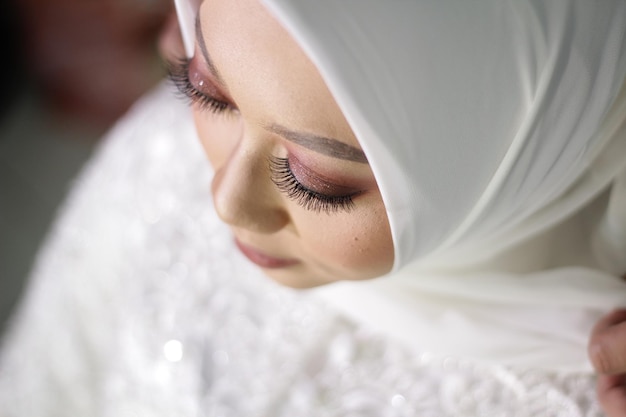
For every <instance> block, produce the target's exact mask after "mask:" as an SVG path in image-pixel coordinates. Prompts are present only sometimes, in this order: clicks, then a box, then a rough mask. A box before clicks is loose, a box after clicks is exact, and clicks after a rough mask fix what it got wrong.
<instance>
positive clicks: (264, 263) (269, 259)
mask: <svg viewBox="0 0 626 417" xmlns="http://www.w3.org/2000/svg"><path fill="white" fill-rule="evenodd" d="M235 244H236V245H237V247H238V248H239V250H240V251H241V253H243V254H244V255H245V256H246V258H248V259H249V260H250V261H251V262H252V263H255V264H257V265H258V266H260V267H261V268H266V269H278V268H287V267H289V266H293V265H295V264H297V263H299V261H297V260H295V259H283V258H275V257H273V256H269V255H266V254H264V253H262V252H259V251H258V250H256V249H254V248H251V247H250V246H247V245H244V244H243V243H241V242H240V241H239V239H237V238H235Z"/></svg>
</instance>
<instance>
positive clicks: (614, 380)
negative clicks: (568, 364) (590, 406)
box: [589, 309, 626, 417]
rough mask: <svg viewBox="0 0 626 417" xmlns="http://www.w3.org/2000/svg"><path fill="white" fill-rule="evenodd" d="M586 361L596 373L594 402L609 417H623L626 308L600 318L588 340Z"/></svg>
mask: <svg viewBox="0 0 626 417" xmlns="http://www.w3.org/2000/svg"><path fill="white" fill-rule="evenodd" d="M589 358H590V359H591V362H592V363H593V365H594V367H595V368H596V371H598V374H599V375H598V383H597V386H596V390H597V393H598V400H599V401H600V404H601V405H602V408H603V409H604V411H605V412H606V413H607V415H608V416H609V417H623V416H626V309H618V310H615V311H613V312H611V313H610V314H608V315H607V316H605V317H604V318H602V319H601V320H600V321H599V322H598V323H597V324H596V325H595V327H594V328H593V331H592V332H591V338H590V340H589Z"/></svg>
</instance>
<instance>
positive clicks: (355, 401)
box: [0, 87, 602, 417]
mask: <svg viewBox="0 0 626 417" xmlns="http://www.w3.org/2000/svg"><path fill="white" fill-rule="evenodd" d="M210 176H211V174H210V170H209V168H208V166H207V164H206V162H205V160H204V157H203V154H202V151H201V149H200V147H199V145H198V144H197V142H196V139H195V134H194V132H193V127H192V124H191V120H190V117H189V116H188V114H187V109H186V108H185V107H184V106H183V105H182V104H178V103H175V102H174V103H173V99H172V97H171V94H170V92H169V90H168V89H167V88H166V87H161V88H160V89H158V90H157V91H156V92H154V93H153V94H152V95H151V96H148V97H147V98H146V99H144V100H143V102H141V103H140V104H138V105H137V106H136V107H135V108H134V109H133V110H132V111H131V113H130V115H129V116H128V117H127V118H126V119H125V120H123V121H122V122H121V123H120V124H119V125H118V126H117V127H116V128H115V129H114V130H113V131H112V132H111V134H110V135H109V137H108V140H107V141H106V142H105V144H104V145H103V147H102V148H101V149H100V151H99V152H98V154H97V156H96V157H95V158H94V160H93V161H92V162H91V163H90V165H89V166H88V167H87V169H86V170H85V172H84V173H83V175H82V177H81V179H80V181H79V183H78V184H77V186H76V188H75V190H74V192H73V194H72V196H71V198H70V199H69V201H68V203H67V204H66V206H65V208H64V209H63V211H62V213H61V218H60V219H59V221H58V222H57V226H56V227H55V229H54V230H53V232H52V233H51V235H50V237H49V239H48V242H47V244H46V245H45V247H44V250H43V252H42V254H41V256H40V259H39V262H38V264H37V266H36V268H35V271H34V274H33V282H32V287H31V290H30V292H29V295H28V297H27V298H26V300H25V301H24V303H23V306H22V308H21V310H20V312H19V314H18V315H17V316H16V318H15V320H14V322H13V328H12V331H11V332H10V333H9V334H8V335H7V337H6V338H5V343H4V350H3V353H2V356H1V362H0V409H2V410H4V411H3V412H4V413H5V414H3V415H6V416H8V417H17V416H20V417H23V416H32V417H38V416H106V417H109V416H111V417H112V416H115V417H126V416H128V417H130V416H194V417H205V416H206V417H209V416H210V417H235V416H236V417H245V416H249V417H252V416H254V417H256V416H259V417H260V416H266V417H269V416H272V417H281V416H285V417H287V416H289V417H291V416H318V417H352V416H359V417H367V416H372V417H401V416H402V417H404V416H418V415H419V416H438V417H439V416H489V417H497V416H507V417H510V416H514V417H525V416H529V417H530V416H533V417H535V416H563V417H565V416H567V417H575V416H581V417H583V416H584V417H595V416H601V415H602V413H601V412H600V410H599V408H598V405H597V403H596V400H595V393H594V388H593V385H594V379H593V377H592V376H590V375H578V374H550V373H545V372H536V371H532V370H518V369H510V368H504V367H497V366H492V365H489V366H487V365H484V364H479V363H474V362H470V361H466V360H458V359H455V358H449V357H441V356H438V355H436V354H431V353H427V352H412V351H408V350H407V349H406V348H405V347H404V346H401V345H398V344H396V343H395V342H394V341H391V340H386V339H384V338H382V337H381V336H380V335H377V334H375V333H374V332H372V331H371V330H369V329H368V328H367V327H366V326H363V325H359V324H356V323H353V322H350V321H349V320H347V319H345V318H343V317H341V316H339V315H337V314H336V313H335V312H333V311H332V310H331V309H330V308H329V307H328V306H326V305H325V304H324V303H322V302H321V301H319V300H316V299H313V298H312V297H311V296H310V295H308V294H307V293H306V292H297V291H293V290H289V289H286V288H282V287H279V286H277V285H275V284H273V283H272V282H269V281H268V280H266V279H265V278H264V277H262V276H261V275H260V273H259V272H258V271H257V270H256V269H255V267H253V266H250V265H249V264H248V263H247V261H245V260H244V259H243V258H242V257H240V255H239V254H238V253H237V251H236V250H234V247H233V245H232V243H231V240H230V237H229V234H228V231H227V230H226V228H225V226H223V225H222V224H221V223H220V221H219V220H218V219H217V216H216V215H215V213H214V212H213V209H212V204H211V201H210V193H209V189H210Z"/></svg>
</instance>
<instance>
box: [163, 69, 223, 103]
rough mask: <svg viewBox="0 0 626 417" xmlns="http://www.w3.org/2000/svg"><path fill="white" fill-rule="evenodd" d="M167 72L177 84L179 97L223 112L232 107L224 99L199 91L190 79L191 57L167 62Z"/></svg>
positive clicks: (175, 84)
mask: <svg viewBox="0 0 626 417" xmlns="http://www.w3.org/2000/svg"><path fill="white" fill-rule="evenodd" d="M167 73H168V77H169V79H170V81H172V83H173V84H174V86H176V89H177V90H178V93H179V97H181V98H183V99H184V100H186V101H188V102H189V103H190V104H198V105H199V106H200V108H201V109H202V110H208V111H210V112H213V113H221V112H223V111H225V110H228V109H229V108H230V105H229V104H228V103H226V102H224V101H220V100H217V99H215V98H213V97H210V96H207V95H206V94H204V93H202V92H200V91H198V89H196V88H195V87H194V86H193V84H192V83H191V81H190V80H189V59H186V58H180V59H178V60H177V61H176V62H167Z"/></svg>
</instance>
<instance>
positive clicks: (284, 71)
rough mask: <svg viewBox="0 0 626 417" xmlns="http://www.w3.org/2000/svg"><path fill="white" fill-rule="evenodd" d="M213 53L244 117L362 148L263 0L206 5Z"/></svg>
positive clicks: (217, 0)
mask: <svg viewBox="0 0 626 417" xmlns="http://www.w3.org/2000/svg"><path fill="white" fill-rule="evenodd" d="M199 19H200V24H201V26H202V36H203V38H204V41H205V44H206V47H207V50H208V52H209V54H210V55H211V58H212V59H213V61H214V64H215V66H216V67H217V69H218V70H219V71H220V73H221V75H222V77H223V79H224V81H225V83H226V84H227V85H228V88H229V90H230V93H231V96H232V97H233V99H234V100H235V102H236V104H237V106H238V107H239V108H240V110H241V112H242V114H243V115H244V116H251V118H252V119H254V120H255V121H257V122H258V123H263V124H266V125H269V124H272V123H278V124H282V125H285V126H288V127H290V128H296V129H298V130H306V131H310V132H313V133H316V134H321V135H326V136H330V137H336V138H338V139H340V140H341V141H343V142H345V143H347V144H350V145H353V146H357V147H358V142H357V140H356V138H355V137H354V135H353V133H352V131H351V129H350V127H349V125H348V123H347V122H346V120H345V118H344V117H343V114H342V113H341V111H340V109H339V107H338V106H337V104H336V102H335V100H334V99H333V97H332V95H331V93H330V92H329V90H328V88H327V86H326V84H325V83H324V81H323V79H322V78H321V76H320V74H319V72H318V71H317V69H316V67H315V66H314V65H313V64H312V63H311V61H310V60H309V59H308V57H307V56H306V55H305V54H304V52H303V51H302V49H301V48H300V47H299V46H298V45H297V44H296V42H295V41H294V40H293V39H292V38H291V36H290V35H289V34H288V33H287V32H286V31H285V29H284V28H283V27H282V26H281V25H280V24H279V23H278V22H277V21H276V20H275V19H274V18H273V16H271V15H270V13H269V12H268V11H267V10H266V9H265V7H264V6H263V5H262V4H260V2H259V1H257V0H205V1H204V2H203V3H202V7H201V8H200V16H199Z"/></svg>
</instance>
